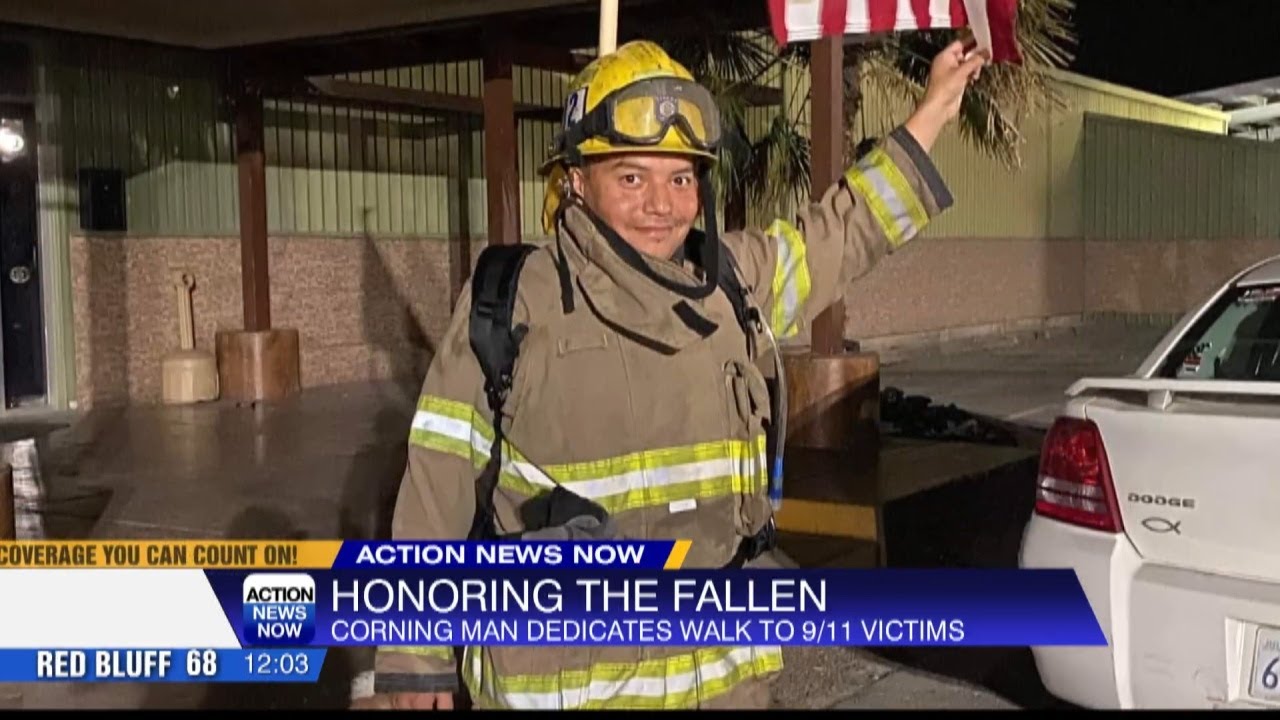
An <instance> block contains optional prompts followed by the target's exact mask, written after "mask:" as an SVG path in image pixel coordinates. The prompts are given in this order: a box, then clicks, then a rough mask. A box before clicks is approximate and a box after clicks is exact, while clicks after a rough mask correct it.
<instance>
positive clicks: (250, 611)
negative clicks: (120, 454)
mask: <svg viewBox="0 0 1280 720" xmlns="http://www.w3.org/2000/svg"><path fill="white" fill-rule="evenodd" d="M690 547H691V545H690V542H689V541H686V540H675V541H639V542H621V541H619V542H612V541H608V542H606V541H601V542H571V543H568V542H567V543H557V542H519V543H467V542H354V541H301V542H286V541H280V542H274V541H263V542H237V541H175V542H163V541H102V542H96V541H86V542H42V541H18V542H5V543H0V586H2V587H4V588H5V592H3V593H0V682H24V681H40V680H57V681H68V680H71V681H85V682H104V681H127V682H314V681H315V680H316V678H317V677H318V676H319V673H320V669H321V667H322V666H323V664H324V660H325V657H326V651H327V650H328V649H331V648H340V647H352V646H379V647H388V646H417V647H421V646H435V647H456V646H459V645H487V646H497V645H523V646H578V647H583V646H602V645H642V646H643V645H652V646H688V647H706V646H725V645H810V646H815V645H824V646H922V645H929V646H974V647H979V646H981V647H991V646H1048V645H1075V646H1087V645H1104V644H1105V643H1106V639H1105V636H1104V635H1103V632H1102V630H1101V628H1100V626H1099V625H1098V622H1097V619H1096V618H1095V616H1094V613H1093V611H1092V608H1091V607H1090V605H1089V603H1088V600H1087V599H1086V597H1085V595H1084V592H1083V590H1082V588H1081V586H1080V583H1079V581H1078V580H1077V578H1076V575H1075V573H1074V572H1073V571H1071V570H1066V569H1062V570H1053V569H1046V570H1020V569H1018V570H1015V569H1010V570H989V569H982V570H976V569H975V570H970V569H938V570H926V569H911V570H906V569H885V570H846V569H822V570H817V569H812V570H810V569H788V570H763V569H744V570H733V571H728V570H705V569H694V568H686V567H685V566H684V565H685V563H684V560H685V557H686V556H687V554H688V552H689V549H690Z"/></svg>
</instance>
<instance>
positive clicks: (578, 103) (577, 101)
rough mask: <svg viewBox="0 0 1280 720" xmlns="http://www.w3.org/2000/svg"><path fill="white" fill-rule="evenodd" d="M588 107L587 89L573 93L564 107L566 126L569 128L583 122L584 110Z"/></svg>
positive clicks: (580, 89)
mask: <svg viewBox="0 0 1280 720" xmlns="http://www.w3.org/2000/svg"><path fill="white" fill-rule="evenodd" d="M586 106H587V89H586V88H579V89H578V90H575V91H573V94H572V95H570V96H569V99H568V101H567V102H565V105H564V126H565V128H566V129H568V127H569V126H570V125H572V124H574V123H576V122H578V121H580V120H582V115H583V110H584V109H585V108H586Z"/></svg>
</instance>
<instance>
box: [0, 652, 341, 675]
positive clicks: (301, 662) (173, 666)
mask: <svg viewBox="0 0 1280 720" xmlns="http://www.w3.org/2000/svg"><path fill="white" fill-rule="evenodd" d="M326 652H327V651H326V650H325V649H324V648H252V649H243V650H241V649H226V648H223V649H210V648H163V649H154V648H146V649H141V648H49V649H38V648H24V649H0V682H145V683H156V682H174V683H209V682H259V683H309V682H315V681H316V679H317V678H319V677H320V668H321V666H323V665H324V658H325V653H326Z"/></svg>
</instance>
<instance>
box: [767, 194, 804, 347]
mask: <svg viewBox="0 0 1280 720" xmlns="http://www.w3.org/2000/svg"><path fill="white" fill-rule="evenodd" d="M765 234H767V235H768V236H769V237H771V238H773V239H774V241H775V242H777V243H778V261H777V262H776V263H774V266H773V287H772V290H773V309H772V310H773V311H772V312H770V313H769V329H770V330H772V331H773V334H774V336H775V337H779V338H787V337H791V336H792V335H795V334H796V333H797V332H799V331H800V326H799V324H798V321H799V320H800V313H801V312H802V311H803V310H804V306H805V303H807V302H808V301H809V291H810V289H811V288H812V285H813V283H812V280H811V279H810V277H809V261H808V258H807V257H806V254H805V246H804V237H803V236H801V234H800V231H799V230H797V229H796V227H795V226H794V225H792V224H791V223H789V222H787V221H786V220H781V219H779V220H774V221H773V225H771V226H769V230H768V232H766V233H765Z"/></svg>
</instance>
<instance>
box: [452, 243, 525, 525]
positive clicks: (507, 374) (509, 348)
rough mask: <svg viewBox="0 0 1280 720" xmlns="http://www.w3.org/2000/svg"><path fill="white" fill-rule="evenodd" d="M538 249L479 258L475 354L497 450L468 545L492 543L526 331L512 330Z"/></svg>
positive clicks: (494, 251)
mask: <svg viewBox="0 0 1280 720" xmlns="http://www.w3.org/2000/svg"><path fill="white" fill-rule="evenodd" d="M535 249H536V246H534V245H529V244H527V243H517V244H515V245H489V246H488V247H486V248H485V249H484V250H483V251H481V253H480V257H479V259H478V260H477V261H476V268H475V271H474V272H473V273H472V276H471V318H470V326H469V333H470V339H471V350H472V352H473V353H475V356H476V360H477V361H478V362H479V363H480V370H481V372H482V373H484V394H485V398H486V399H487V400H488V403H489V410H490V411H492V413H493V446H492V448H491V449H490V451H489V462H488V463H487V464H486V465H485V467H484V470H482V471H481V473H480V477H479V478H477V479H476V512H475V517H474V518H473V520H472V522H471V532H470V533H469V534H468V536H467V539H468V540H493V539H496V538H497V529H496V526H495V524H494V519H493V493H494V491H495V490H496V489H497V487H498V475H499V473H500V472H501V469H502V444H503V433H502V406H503V403H505V402H506V399H507V393H509V392H510V391H511V376H512V373H513V371H514V369H515V364H516V356H517V355H518V354H519V352H520V341H521V340H522V339H523V337H524V333H525V330H526V328H525V327H524V326H519V327H516V326H513V318H514V315H515V305H516V285H517V280H518V279H519V277H520V270H521V269H522V268H523V267H524V262H525V260H526V259H527V258H528V257H529V253H531V252H533V251H534V250H535Z"/></svg>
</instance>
